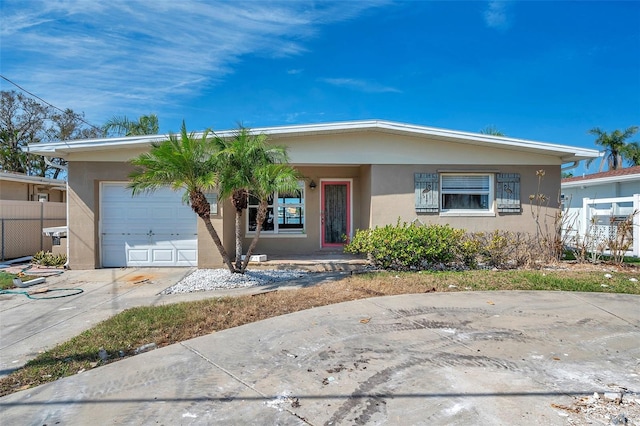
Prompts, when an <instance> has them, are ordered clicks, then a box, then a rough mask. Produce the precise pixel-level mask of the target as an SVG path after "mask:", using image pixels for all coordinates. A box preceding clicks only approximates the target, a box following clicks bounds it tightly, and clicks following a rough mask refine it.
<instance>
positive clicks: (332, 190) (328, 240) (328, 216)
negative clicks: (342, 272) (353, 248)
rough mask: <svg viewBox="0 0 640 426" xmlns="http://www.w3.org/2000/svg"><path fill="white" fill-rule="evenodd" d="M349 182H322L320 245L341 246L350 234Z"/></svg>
mask: <svg viewBox="0 0 640 426" xmlns="http://www.w3.org/2000/svg"><path fill="white" fill-rule="evenodd" d="M350 194H351V182H349V181H326V182H322V247H332V246H342V245H344V244H345V236H348V235H350V231H351V229H350V218H351V200H350Z"/></svg>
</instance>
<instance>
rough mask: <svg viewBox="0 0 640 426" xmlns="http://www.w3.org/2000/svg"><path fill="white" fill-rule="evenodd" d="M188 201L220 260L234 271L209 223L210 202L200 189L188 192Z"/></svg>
mask: <svg viewBox="0 0 640 426" xmlns="http://www.w3.org/2000/svg"><path fill="white" fill-rule="evenodd" d="M189 201H191V209H192V210H193V211H194V212H195V213H196V214H197V215H198V216H199V217H200V219H202V220H203V221H204V224H205V226H206V227H207V231H209V235H210V236H211V239H212V240H213V242H214V244H215V245H216V247H217V248H218V252H220V256H222V261H223V262H224V264H225V265H227V267H228V268H229V271H231V273H233V272H236V270H235V268H234V267H233V264H232V263H231V260H230V259H229V255H228V254H227V251H226V250H225V249H224V246H223V245H222V241H220V237H219V236H218V233H217V232H216V229H215V228H214V227H213V223H211V204H209V201H207V197H205V196H204V193H203V192H202V191H198V190H195V191H192V192H190V193H189Z"/></svg>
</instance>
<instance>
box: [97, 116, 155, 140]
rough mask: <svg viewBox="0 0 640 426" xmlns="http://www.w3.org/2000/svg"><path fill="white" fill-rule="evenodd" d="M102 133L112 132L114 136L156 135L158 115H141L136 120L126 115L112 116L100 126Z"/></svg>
mask: <svg viewBox="0 0 640 426" xmlns="http://www.w3.org/2000/svg"><path fill="white" fill-rule="evenodd" d="M102 129H103V132H104V135H105V136H107V134H109V133H114V134H115V135H116V136H136V135H156V134H158V131H159V126H158V116H157V115H155V114H150V115H141V116H140V117H139V118H138V120H137V121H131V120H129V119H128V118H127V117H124V116H123V117H113V118H112V119H111V120H109V121H107V122H106V123H105V124H104V126H102Z"/></svg>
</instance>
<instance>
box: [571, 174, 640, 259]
mask: <svg viewBox="0 0 640 426" xmlns="http://www.w3.org/2000/svg"><path fill="white" fill-rule="evenodd" d="M562 194H563V195H564V207H565V209H564V216H565V226H564V232H565V234H566V235H567V236H568V237H571V238H573V237H575V236H576V234H579V235H580V236H584V235H585V234H586V233H587V230H588V228H589V225H590V223H588V222H589V218H588V216H589V215H588V214H587V213H589V212H587V211H585V209H584V203H585V200H586V199H590V200H594V199H597V200H600V199H611V198H622V197H632V196H634V195H636V194H640V176H637V179H631V180H629V179H627V180H625V181H623V182H605V183H598V184H591V185H590V182H589V181H588V180H587V181H584V182H572V183H571V186H569V187H567V186H564V185H563V186H562ZM599 207H602V208H601V209H599ZM616 207H617V208H616V209H615V211H614V212H613V214H616V215H629V214H631V213H633V203H629V202H627V203H624V204H623V205H622V206H621V207H618V206H616ZM598 210H602V211H600V214H602V215H606V214H607V213H608V212H609V211H610V206H609V205H602V206H598V205H596V206H592V211H591V214H592V215H593V214H598ZM636 221H637V219H636ZM636 234H637V232H636ZM634 245H635V246H636V248H635V249H634V253H635V254H634V255H635V256H638V248H637V245H638V237H636V236H635V235H634Z"/></svg>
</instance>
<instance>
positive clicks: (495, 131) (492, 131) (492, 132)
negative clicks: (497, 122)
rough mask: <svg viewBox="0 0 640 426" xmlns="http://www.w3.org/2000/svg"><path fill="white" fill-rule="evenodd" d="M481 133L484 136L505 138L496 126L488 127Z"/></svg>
mask: <svg viewBox="0 0 640 426" xmlns="http://www.w3.org/2000/svg"><path fill="white" fill-rule="evenodd" d="M480 133H481V134H483V135H491V136H505V134H504V133H502V132H501V131H500V130H498V128H497V127H495V126H487V127H485V128H484V129H482V130H480Z"/></svg>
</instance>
